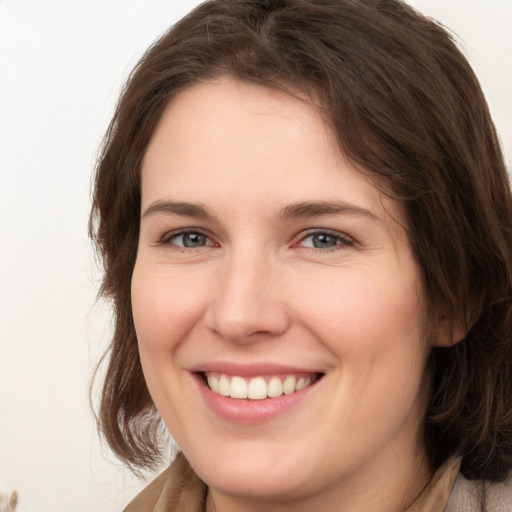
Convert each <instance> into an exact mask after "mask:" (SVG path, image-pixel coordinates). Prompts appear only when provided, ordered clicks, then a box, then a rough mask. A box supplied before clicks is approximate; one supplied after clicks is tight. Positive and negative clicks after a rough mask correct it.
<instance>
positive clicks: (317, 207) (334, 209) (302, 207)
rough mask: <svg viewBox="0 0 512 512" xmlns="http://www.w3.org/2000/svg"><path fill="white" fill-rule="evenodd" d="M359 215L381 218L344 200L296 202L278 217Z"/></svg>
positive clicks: (284, 208) (286, 207)
mask: <svg viewBox="0 0 512 512" xmlns="http://www.w3.org/2000/svg"><path fill="white" fill-rule="evenodd" d="M339 214H346V215H357V216H363V217H368V218H370V219H373V220H379V219H378V217H377V216H376V215H375V214H374V213H373V212H372V211H370V210H367V209H366V208H361V207H360V206H356V205H355V204H351V203H347V202H344V201H315V202H308V201H305V202H301V203H294V204H290V205H287V206H283V208H281V210H280V212H279V214H278V216H277V217H278V219H284V220H286V219H296V218H310V217H318V216H321V215H339Z"/></svg>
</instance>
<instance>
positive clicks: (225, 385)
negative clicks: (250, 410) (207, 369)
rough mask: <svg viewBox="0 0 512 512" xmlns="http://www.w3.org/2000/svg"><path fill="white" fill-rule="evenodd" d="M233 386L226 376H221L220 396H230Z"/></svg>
mask: <svg viewBox="0 0 512 512" xmlns="http://www.w3.org/2000/svg"><path fill="white" fill-rule="evenodd" d="M230 388H231V385H230V382H229V379H228V378H227V377H226V375H221V376H220V380H219V391H218V393H219V395H222V396H229V393H230V392H231V390H230Z"/></svg>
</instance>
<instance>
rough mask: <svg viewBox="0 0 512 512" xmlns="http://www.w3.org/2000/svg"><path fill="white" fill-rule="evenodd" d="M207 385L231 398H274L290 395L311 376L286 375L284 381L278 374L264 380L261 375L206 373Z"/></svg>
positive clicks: (309, 382)
mask: <svg viewBox="0 0 512 512" xmlns="http://www.w3.org/2000/svg"><path fill="white" fill-rule="evenodd" d="M206 378H207V381H208V386H209V387H210V389H211V390H212V391H213V392H214V393H217V394H219V395H222V396H229V397H231V398H237V399H245V398H249V399H250V400H264V399H265V398H267V397H269V398H275V397H278V396H281V395H283V394H285V395H291V394H292V393H295V392H296V391H300V390H301V389H304V388H306V387H308V386H310V385H311V383H312V382H313V381H314V378H313V377H300V378H297V377H295V376H294V375H288V376H287V377H286V378H285V379H284V382H283V381H282V378H280V377H278V376H274V377H272V378H271V379H270V380H268V382H267V380H265V378H263V377H253V378H247V379H246V378H244V377H238V376H233V377H230V376H227V375H224V374H218V373H217V374H214V373H208V374H207V376H206Z"/></svg>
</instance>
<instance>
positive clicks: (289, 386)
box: [283, 375, 297, 395]
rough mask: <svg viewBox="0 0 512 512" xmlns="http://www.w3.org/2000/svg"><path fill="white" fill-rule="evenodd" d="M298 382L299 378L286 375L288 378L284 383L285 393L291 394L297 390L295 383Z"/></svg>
mask: <svg viewBox="0 0 512 512" xmlns="http://www.w3.org/2000/svg"><path fill="white" fill-rule="evenodd" d="M296 383H297V379H296V378H295V377H294V376H293V375H289V376H288V377H286V380H285V381H284V384H283V392H284V394H285V395H291V394H292V393H293V392H294V391H295V384H296Z"/></svg>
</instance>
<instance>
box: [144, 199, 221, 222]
mask: <svg viewBox="0 0 512 512" xmlns="http://www.w3.org/2000/svg"><path fill="white" fill-rule="evenodd" d="M157 213H171V214H174V215H183V216H185V217H196V218H199V219H211V218H213V217H214V215H213V213H212V211H211V210H210V208H208V207H207V206H204V205H202V204H194V203H187V202H182V201H155V202H153V203H151V204H150V205H149V206H148V207H147V208H146V211H145V212H144V213H143V214H142V218H146V217H150V216H151V215H155V214H157Z"/></svg>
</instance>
